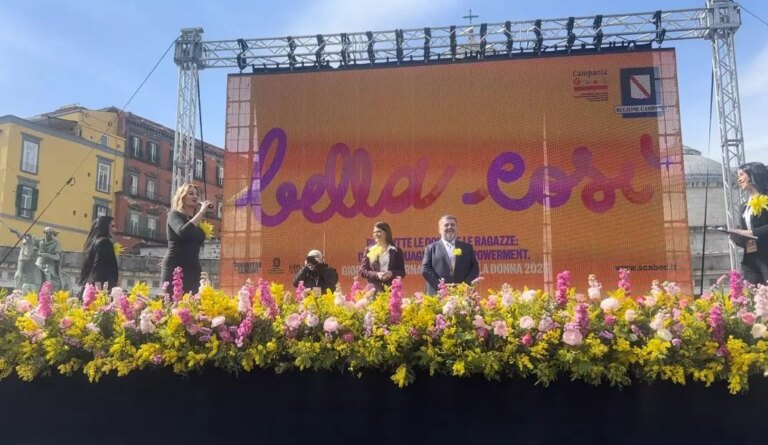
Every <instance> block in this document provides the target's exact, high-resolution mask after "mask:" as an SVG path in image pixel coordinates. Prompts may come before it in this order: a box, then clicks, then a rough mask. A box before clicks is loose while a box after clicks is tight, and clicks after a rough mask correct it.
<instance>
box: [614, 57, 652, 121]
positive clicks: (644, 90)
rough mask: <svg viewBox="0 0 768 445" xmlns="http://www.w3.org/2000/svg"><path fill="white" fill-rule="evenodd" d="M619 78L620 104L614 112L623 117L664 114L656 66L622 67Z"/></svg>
mask: <svg viewBox="0 0 768 445" xmlns="http://www.w3.org/2000/svg"><path fill="white" fill-rule="evenodd" d="M619 76H620V79H621V105H620V106H618V107H616V112H617V113H621V115H622V116H623V117H624V118H636V117H657V116H661V115H662V114H664V104H663V103H662V99H661V82H660V78H659V75H658V72H657V70H656V68H654V67H652V66H649V67H645V68H624V69H622V70H620V71H619Z"/></svg>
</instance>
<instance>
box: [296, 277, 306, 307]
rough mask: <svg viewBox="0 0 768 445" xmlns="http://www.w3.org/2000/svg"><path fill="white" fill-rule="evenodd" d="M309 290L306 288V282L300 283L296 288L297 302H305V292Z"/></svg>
mask: <svg viewBox="0 0 768 445" xmlns="http://www.w3.org/2000/svg"><path fill="white" fill-rule="evenodd" d="M306 290H307V288H306V287H304V281H299V284H298V285H297V286H296V301H298V302H299V303H301V302H302V301H303V300H304V292H305V291H306Z"/></svg>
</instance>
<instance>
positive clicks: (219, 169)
mask: <svg viewBox="0 0 768 445" xmlns="http://www.w3.org/2000/svg"><path fill="white" fill-rule="evenodd" d="M216 185H218V186H219V187H221V186H223V185H224V167H223V166H221V165H217V166H216Z"/></svg>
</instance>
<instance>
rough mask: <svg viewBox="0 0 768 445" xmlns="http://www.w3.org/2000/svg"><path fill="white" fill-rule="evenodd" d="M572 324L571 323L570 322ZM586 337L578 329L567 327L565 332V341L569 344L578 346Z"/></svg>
mask: <svg viewBox="0 0 768 445" xmlns="http://www.w3.org/2000/svg"><path fill="white" fill-rule="evenodd" d="M569 324H570V323H569ZM583 339H584V337H583V336H582V335H581V332H579V330H578V329H567V328H566V330H565V332H563V342H564V343H565V344H567V345H571V346H578V345H580V344H581V342H582V341H583Z"/></svg>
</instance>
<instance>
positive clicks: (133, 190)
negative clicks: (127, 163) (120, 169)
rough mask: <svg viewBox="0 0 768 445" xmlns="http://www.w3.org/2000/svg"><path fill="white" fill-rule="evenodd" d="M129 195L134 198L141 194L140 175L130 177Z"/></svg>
mask: <svg viewBox="0 0 768 445" xmlns="http://www.w3.org/2000/svg"><path fill="white" fill-rule="evenodd" d="M128 193H130V194H131V195H133V196H136V195H138V194H139V175H134V174H130V175H128Z"/></svg>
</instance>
